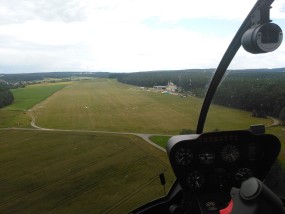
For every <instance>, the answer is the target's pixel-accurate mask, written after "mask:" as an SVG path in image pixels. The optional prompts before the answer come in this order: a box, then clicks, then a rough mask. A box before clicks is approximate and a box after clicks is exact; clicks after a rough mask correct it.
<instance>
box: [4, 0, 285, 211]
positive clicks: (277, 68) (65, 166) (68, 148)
mask: <svg viewBox="0 0 285 214" xmlns="http://www.w3.org/2000/svg"><path fill="white" fill-rule="evenodd" d="M143 2H145V3H143ZM143 2H139V1H120V3H115V2H113V1H94V2H91V1H87V0H86V1H85V0H82V1H79V0H75V1H62V2H61V3H57V2H54V1H49V2H38V1H33V0H29V1H24V2H21V3H17V4H15V2H14V1H10V0H9V1H2V2H1V3H0V11H2V12H1V14H2V15H0V16H1V19H0V38H1V40H0V47H1V50H0V170H1V171H0V181H1V183H2V185H1V186H0V212H1V213H2V212H3V213H9V212H10V213H19V212H24V213H40V212H51V213H52V212H54V213H78V212H82V213H126V212H128V211H130V210H132V209H134V208H136V207H138V206H139V205H141V204H144V203H145V202H147V201H150V200H153V199H155V198H158V197H161V196H164V195H165V194H166V193H167V191H168V190H169V189H170V187H171V186H172V184H173V182H174V181H175V176H174V174H173V172H172V169H171V166H170V164H169V161H168V158H167V155H166V153H165V148H166V143H167V141H168V139H169V138H170V137H171V136H173V135H180V134H181V135H182V134H194V133H195V132H196V126H197V121H198V118H199V114H200V109H201V107H202V104H203V99H204V97H205V94H206V91H207V88H208V86H209V84H210V81H211V79H212V77H213V75H214V72H215V68H216V67H217V65H218V63H219V60H220V59H221V58H222V56H223V54H224V52H225V50H226V48H227V46H228V44H229V43H230V41H231V39H232V38H233V36H234V35H235V33H236V31H237V29H238V28H239V26H240V25H241V23H242V21H243V19H244V18H245V16H246V15H247V13H248V12H249V10H250V9H251V7H252V6H253V4H254V3H255V2H254V1H242V2H241V1H235V2H234V1H218V3H217V2H216V1H215V2H213V1H205V2H204V1H199V3H198V2H195V3H194V2H191V3H189V2H186V1H181V2H179V3H178V2H177V1H163V2H162V1H155V2H153V1H143ZM221 5H223V6H221ZM284 6H285V5H284V2H282V1H281V0H276V1H275V3H274V4H273V9H272V10H271V14H272V15H271V18H272V19H273V20H274V22H275V23H277V24H279V25H280V26H285V20H284V17H285V16H284ZM224 8H230V9H226V10H225V9H224ZM102 20H103V21H102ZM284 54H285V46H284V44H283V45H281V46H280V47H279V49H278V50H277V51H275V52H272V53H269V54H265V55H252V54H249V53H247V52H246V51H244V50H243V49H242V48H241V49H240V50H239V52H238V54H237V56H236V57H235V58H234V60H233V61H232V63H231V65H230V67H229V69H228V71H227V73H226V75H225V78H224V80H223V82H222V83H221V85H220V86H219V88H218V90H217V93H216V95H215V97H214V100H213V105H211V107H210V111H209V114H208V117H207V120H206V123H205V129H204V130H205V131H206V132H212V131H222V130H235V129H249V127H250V126H251V125H254V124H264V125H265V126H266V132H267V133H272V134H274V135H276V136H278V138H279V139H280V141H281V143H282V148H281V153H280V156H279V160H278V162H277V163H276V164H275V165H274V167H273V170H272V174H271V175H269V176H268V178H267V182H268V185H269V186H270V187H271V188H272V189H273V190H274V191H275V192H276V193H277V194H278V195H279V196H282V197H285V187H284V184H285V180H284V178H285V174H284V173H285V172H284V168H285V154H284V146H283V144H284V142H285V131H284V130H285V129H284V126H283V125H284V121H285V85H284V84H285V81H284V80H285V64H284V60H283V59H284ZM162 173H163V175H164V176H165V179H166V185H165V186H163V185H161V181H160V179H159V175H161V174H162Z"/></svg>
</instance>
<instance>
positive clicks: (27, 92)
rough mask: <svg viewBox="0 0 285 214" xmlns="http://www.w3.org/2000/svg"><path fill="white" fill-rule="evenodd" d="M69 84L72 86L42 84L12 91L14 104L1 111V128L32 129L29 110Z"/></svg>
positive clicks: (61, 83) (59, 83)
mask: <svg viewBox="0 0 285 214" xmlns="http://www.w3.org/2000/svg"><path fill="white" fill-rule="evenodd" d="M67 84H71V82H58V83H41V84H34V85H28V86H26V87H25V88H17V89H12V90H11V91H12V93H13V95H14V102H13V103H12V104H11V105H9V106H7V107H5V108H3V109H0V127H1V128H7V127H18V128H27V127H30V123H31V117H30V116H29V115H28V114H27V110H29V109H30V108H32V107H33V106H34V105H36V104H37V103H40V102H41V101H43V100H45V99H47V98H48V97H50V96H51V95H52V94H54V93H55V92H57V91H58V90H60V89H62V88H63V87H65V86H66V85H67Z"/></svg>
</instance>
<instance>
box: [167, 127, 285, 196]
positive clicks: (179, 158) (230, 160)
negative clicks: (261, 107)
mask: <svg viewBox="0 0 285 214" xmlns="http://www.w3.org/2000/svg"><path fill="white" fill-rule="evenodd" d="M279 150H280V142H279V140H278V139H277V138H276V137H274V136H273V135H265V134H262V135H255V134H253V133H251V132H250V131H228V132H213V133H204V134H201V135H199V134H194V135H180V136H174V137H172V138H171V139H170V140H169V142H168V145H167V152H168V156H169V159H170V163H171V165H172V168H173V171H174V173H175V175H176V177H177V179H178V181H179V183H180V185H181V187H182V189H184V190H185V191H187V192H192V193H194V194H195V193H203V192H207V193H208V192H219V191H229V190H230V188H231V187H239V186H240V184H241V183H242V182H243V181H245V180H247V179H248V178H250V177H253V176H254V177H257V178H259V179H261V180H263V179H264V177H265V175H266V174H267V173H268V171H269V170H270V167H271V166H272V164H273V162H274V160H275V158H276V156H277V155H278V152H279Z"/></svg>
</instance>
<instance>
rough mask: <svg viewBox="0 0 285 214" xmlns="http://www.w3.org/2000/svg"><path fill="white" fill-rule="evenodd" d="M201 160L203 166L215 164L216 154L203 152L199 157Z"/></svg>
mask: <svg viewBox="0 0 285 214" xmlns="http://www.w3.org/2000/svg"><path fill="white" fill-rule="evenodd" d="M198 157H199V160H200V162H201V163H203V164H212V163H214V162H215V158H216V154H215V152H212V151H206V152H202V153H200V154H199V155H198Z"/></svg>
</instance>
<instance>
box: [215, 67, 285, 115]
mask: <svg viewBox="0 0 285 214" xmlns="http://www.w3.org/2000/svg"><path fill="white" fill-rule="evenodd" d="M214 103H216V104H219V105H223V106H229V107H234V108H239V109H242V110H246V111H250V112H252V116H255V117H266V116H267V115H271V116H275V117H279V114H280V111H281V109H282V108H283V107H284V106H285V73H284V72H269V71H268V72H242V71H240V72H237V71H236V72H232V73H231V74H229V75H228V76H227V78H226V79H225V81H224V82H223V83H222V84H221V86H220V87H219V89H218V91H217V93H216V95H215V98H214Z"/></svg>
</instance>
